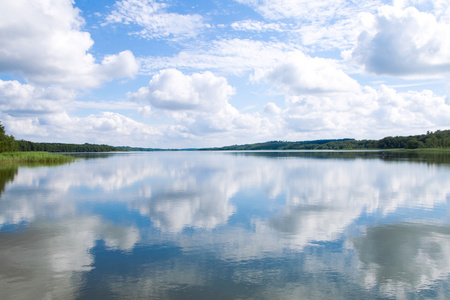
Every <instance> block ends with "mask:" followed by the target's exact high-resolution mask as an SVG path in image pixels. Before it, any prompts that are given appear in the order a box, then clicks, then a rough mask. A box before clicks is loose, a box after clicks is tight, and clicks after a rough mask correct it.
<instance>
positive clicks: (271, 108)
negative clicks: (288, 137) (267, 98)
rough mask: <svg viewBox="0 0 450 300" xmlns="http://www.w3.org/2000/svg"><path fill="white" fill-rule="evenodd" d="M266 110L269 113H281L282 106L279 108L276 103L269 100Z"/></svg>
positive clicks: (265, 106)
mask: <svg viewBox="0 0 450 300" xmlns="http://www.w3.org/2000/svg"><path fill="white" fill-rule="evenodd" d="M264 112H265V113H268V114H273V115H278V114H279V113H281V108H279V107H278V106H277V105H276V104H275V103H273V102H269V103H267V104H266V105H264Z"/></svg>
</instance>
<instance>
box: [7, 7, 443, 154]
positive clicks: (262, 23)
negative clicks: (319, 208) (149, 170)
mask: <svg viewBox="0 0 450 300" xmlns="http://www.w3.org/2000/svg"><path fill="white" fill-rule="evenodd" d="M449 36H450V1H448V0H434V1H432V0H403V1H380V0H369V1H362V2H358V3H357V2H354V1H348V0H337V1H328V0H318V1H303V0H296V1H295V0H270V1H269V0H230V1H214V0H212V1H181V0H169V1H168V0H164V1H163V0H120V1H106V0H100V1H87V0H83V1H70V0H16V1H1V2H0V120H1V121H2V123H3V124H4V126H5V128H6V130H7V132H8V133H9V134H13V135H14V136H15V137H16V139H25V140H31V141H35V142H66V143H85V142H88V143H105V144H109V145H117V146H118V145H129V146H140V147H162V148H183V147H206V146H224V145H230V144H242V143H253V142H263V141H268V140H312V139H325V138H345V137H353V138H357V139H365V138H382V137H384V136H388V135H410V134H421V133H425V132H426V131H427V130H436V129H448V128H450V100H449V90H450V38H448V37H449Z"/></svg>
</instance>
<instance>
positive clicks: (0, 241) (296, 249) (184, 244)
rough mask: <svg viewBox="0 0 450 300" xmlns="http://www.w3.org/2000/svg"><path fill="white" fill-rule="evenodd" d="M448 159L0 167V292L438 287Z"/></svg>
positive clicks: (288, 157) (444, 262) (237, 157)
mask: <svg viewBox="0 0 450 300" xmlns="http://www.w3.org/2000/svg"><path fill="white" fill-rule="evenodd" d="M449 161H450V160H449V159H448V157H446V156H445V155H444V156H437V155H436V156H433V157H431V158H430V157H428V158H421V157H414V158H408V157H406V156H402V155H400V154H399V155H397V157H391V156H389V155H386V154H382V153H379V152H371V153H346V152H344V153H334V152H332V153H329V152H321V153H315V154H314V153H302V152H288V153H281V152H278V153H274V152H258V153H251V152H239V153H238V152H149V153H117V154H112V155H101V156H98V157H95V156H94V157H91V158H89V159H84V158H83V159H79V160H78V161H77V162H75V163H71V164H67V165H61V166H48V167H15V168H5V167H3V168H2V169H0V174H1V176H0V178H1V180H0V188H1V196H0V293H1V296H0V298H1V299H380V298H382V299H383V298H397V299H416V298H417V299H422V298H435V299H445V298H449V297H450V286H449V284H450V224H449V221H450V218H449V216H450V214H449V206H448V202H449V200H450V163H449Z"/></svg>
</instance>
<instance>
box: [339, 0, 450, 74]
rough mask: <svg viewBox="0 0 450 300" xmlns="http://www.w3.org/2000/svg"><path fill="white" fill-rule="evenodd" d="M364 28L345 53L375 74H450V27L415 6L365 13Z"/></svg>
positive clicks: (394, 7) (387, 8)
mask: <svg viewBox="0 0 450 300" xmlns="http://www.w3.org/2000/svg"><path fill="white" fill-rule="evenodd" d="M363 17H364V18H365V24H366V27H365V28H364V29H363V30H362V31H361V33H360V35H359V38H358V41H357V43H356V46H355V47H354V48H353V49H352V50H351V53H347V54H345V55H346V56H347V57H349V58H351V59H353V60H354V61H356V62H357V63H359V64H361V65H362V66H364V68H365V69H366V70H367V71H369V72H372V73H375V74H389V75H396V76H408V75H409V76H411V75H426V76H433V75H435V74H442V73H450V41H449V39H447V38H446V37H447V36H449V35H450V25H449V24H448V23H444V22H438V21H437V20H436V18H435V16H433V15H432V14H430V13H425V12H420V11H419V10H417V9H416V8H414V7H407V8H402V7H399V6H384V7H382V8H380V9H379V11H378V13H377V14H376V15H371V14H365V15H363Z"/></svg>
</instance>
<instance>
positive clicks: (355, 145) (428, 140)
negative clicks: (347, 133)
mask: <svg viewBox="0 0 450 300" xmlns="http://www.w3.org/2000/svg"><path fill="white" fill-rule="evenodd" d="M417 148H450V130H437V131H435V132H431V131H428V132H427V133H426V134H422V135H411V136H396V137H391V136H389V137H385V138H383V139H381V140H355V139H338V140H315V141H302V142H286V141H271V142H265V143H256V144H245V145H233V146H225V147H216V148H202V149H199V150H373V149H417Z"/></svg>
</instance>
